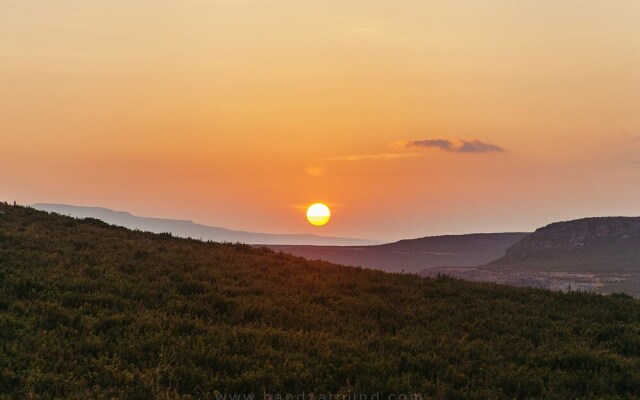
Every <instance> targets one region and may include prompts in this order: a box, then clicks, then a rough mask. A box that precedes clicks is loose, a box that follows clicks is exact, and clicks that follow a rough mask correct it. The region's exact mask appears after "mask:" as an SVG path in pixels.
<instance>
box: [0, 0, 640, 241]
mask: <svg viewBox="0 0 640 400" xmlns="http://www.w3.org/2000/svg"><path fill="white" fill-rule="evenodd" d="M639 71H640V2H638V1H637V0H617V1H614V2H607V1H595V0H566V1H555V0H554V1H551V0H522V1H513V0H491V1H477V0H448V1H424V0H419V1H418V0H415V1H408V0H397V1H373V0H367V1H365V0H360V1H344V0H341V1H333V0H323V1H299V0H154V1H142V0H58V1H44V0H42V1H35V0H0V141H1V143H0V198H2V199H6V200H13V199H15V200H18V201H19V202H21V203H25V204H30V203H35V202H59V203H67V204H79V205H98V206H105V207H109V208H114V209H120V210H127V211H131V212H133V213H135V214H138V215H145V216H162V217H169V218H187V219H192V220H194V221H197V222H201V223H205V224H210V225H217V226H224V227H228V228H234V229H243V230H252V231H266V232H292V233H293V232H312V233H318V234H323V235H332V236H336V235H339V236H356V237H366V238H377V239H385V240H390V239H399V238H405V237H416V236H424V235H429V234H445V233H461V232H475V231H503V230H531V229H534V228H535V227H537V226H540V225H543V224H546V223H548V222H551V221H554V220H558V219H571V218H576V217H582V216H593V215H639V214H640V185H638V182H640V72H639ZM464 142H466V143H467V144H466V145H465V144H464ZM492 146H495V147H492ZM500 150H502V151H500ZM315 201H324V202H326V203H327V204H328V205H329V206H331V208H332V214H333V218H332V220H331V222H330V223H329V224H328V225H326V226H325V227H323V228H314V227H311V226H310V225H309V224H308V223H307V222H306V220H305V217H304V206H305V205H307V204H310V203H312V202H315Z"/></svg>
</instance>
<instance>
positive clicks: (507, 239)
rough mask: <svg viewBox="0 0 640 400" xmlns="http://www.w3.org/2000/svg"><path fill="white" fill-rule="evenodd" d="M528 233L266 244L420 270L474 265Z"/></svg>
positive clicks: (337, 258) (499, 254)
mask: <svg viewBox="0 0 640 400" xmlns="http://www.w3.org/2000/svg"><path fill="white" fill-rule="evenodd" d="M527 235H528V233H522V232H516V233H476V234H469V235H447V236H428V237H423V238H419V239H407V240H401V241H399V242H395V243H389V244H382V245H377V246H348V247H336V246H268V247H269V248H271V249H273V250H277V251H283V252H285V253H289V254H294V255H297V256H301V257H305V258H308V259H319V260H325V261H330V262H334V263H338V264H344V265H355V266H362V267H367V268H373V269H380V270H383V271H387V272H408V273H413V272H420V271H422V270H423V269H425V268H432V267H444V266H476V265H480V264H486V263H488V262H490V261H493V260H496V259H498V258H500V257H502V256H504V254H505V250H506V249H508V248H509V247H511V246H512V245H514V244H515V243H517V242H518V241H520V240H522V239H523V238H525V237H526V236H527Z"/></svg>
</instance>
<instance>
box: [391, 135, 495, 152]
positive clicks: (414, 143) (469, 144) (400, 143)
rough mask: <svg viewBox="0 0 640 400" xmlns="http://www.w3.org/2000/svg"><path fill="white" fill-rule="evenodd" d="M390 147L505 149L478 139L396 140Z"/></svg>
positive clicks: (472, 150) (467, 150) (477, 150)
mask: <svg viewBox="0 0 640 400" xmlns="http://www.w3.org/2000/svg"><path fill="white" fill-rule="evenodd" d="M391 147H393V148H400V149H408V148H423V149H424V148H436V149H440V150H443V151H446V152H449V153H505V152H506V150H505V149H503V148H502V147H500V146H497V145H495V144H491V143H486V142H481V141H480V140H475V139H474V140H458V141H452V140H448V139H439V138H436V139H421V140H396V141H395V142H392V143H391Z"/></svg>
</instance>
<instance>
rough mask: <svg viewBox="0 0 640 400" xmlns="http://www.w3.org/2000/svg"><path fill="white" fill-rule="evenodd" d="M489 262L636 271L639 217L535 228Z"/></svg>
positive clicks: (639, 259) (639, 251) (639, 247)
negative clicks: (499, 256) (498, 257)
mask: <svg viewBox="0 0 640 400" xmlns="http://www.w3.org/2000/svg"><path fill="white" fill-rule="evenodd" d="M491 265H493V266H520V267H522V266H526V267H537V268H545V269H550V268H556V269H559V270H562V271H576V270H579V271H581V272H604V271H608V272H640V217H602V218H584V219H578V220H573V221H565V222H556V223H553V224H550V225H547V226H545V227H543V228H540V229H537V230H536V231H535V232H534V233H533V234H531V235H529V236H527V237H526V238H524V239H523V240H521V241H520V242H518V243H516V244H515V245H513V246H512V247H510V248H509V249H507V251H506V252H505V256H504V257H502V258H500V259H498V260H496V261H494V262H492V263H491Z"/></svg>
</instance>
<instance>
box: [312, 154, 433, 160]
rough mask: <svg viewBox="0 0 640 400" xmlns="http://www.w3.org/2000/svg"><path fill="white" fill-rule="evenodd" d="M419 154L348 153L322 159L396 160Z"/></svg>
mask: <svg viewBox="0 0 640 400" xmlns="http://www.w3.org/2000/svg"><path fill="white" fill-rule="evenodd" d="M421 155H422V154H421V153H379V154H349V155H346V156H338V157H329V158H325V159H324V161H365V160H396V159H399V158H412V157H419V156H421Z"/></svg>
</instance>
